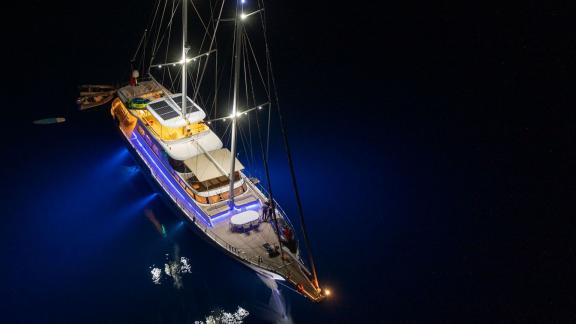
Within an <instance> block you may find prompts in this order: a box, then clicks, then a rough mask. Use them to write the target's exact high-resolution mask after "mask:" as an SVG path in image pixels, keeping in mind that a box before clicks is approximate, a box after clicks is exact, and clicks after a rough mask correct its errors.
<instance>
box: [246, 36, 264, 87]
mask: <svg viewBox="0 0 576 324" xmlns="http://www.w3.org/2000/svg"><path fill="white" fill-rule="evenodd" d="M246 39H247V40H248V45H249V46H250V52H251V53H252V57H253V59H254V63H256V68H257V69H258V75H260V80H261V81H262V85H263V86H264V90H265V91H266V94H267V95H268V96H270V92H269V90H268V89H267V88H266V84H265V83H264V76H262V72H261V71H260V65H259V64H258V60H257V59H256V53H254V49H253V48H252V42H250V37H249V36H248V35H246Z"/></svg>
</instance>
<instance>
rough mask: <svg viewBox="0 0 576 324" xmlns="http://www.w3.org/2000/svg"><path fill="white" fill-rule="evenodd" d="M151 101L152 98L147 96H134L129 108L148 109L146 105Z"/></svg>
mask: <svg viewBox="0 0 576 324" xmlns="http://www.w3.org/2000/svg"><path fill="white" fill-rule="evenodd" d="M149 102H150V100H148V99H146V98H133V99H132V100H130V104H129V108H130V109H146V105H147V104H148V103H149Z"/></svg>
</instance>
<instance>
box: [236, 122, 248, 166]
mask: <svg viewBox="0 0 576 324" xmlns="http://www.w3.org/2000/svg"><path fill="white" fill-rule="evenodd" d="M238 126H239V123H236V127H237V128H238V130H239V131H240V132H239V133H240V142H242V147H244V152H246V153H248V149H247V148H246V142H247V141H246V136H245V134H244V131H243V130H242V127H238ZM248 164H249V165H248V167H249V168H251V167H252V164H251V163H250V161H248Z"/></svg>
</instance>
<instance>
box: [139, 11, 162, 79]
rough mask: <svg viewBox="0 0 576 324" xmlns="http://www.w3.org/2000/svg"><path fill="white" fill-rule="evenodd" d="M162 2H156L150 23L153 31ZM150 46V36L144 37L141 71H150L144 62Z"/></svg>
mask: <svg viewBox="0 0 576 324" xmlns="http://www.w3.org/2000/svg"><path fill="white" fill-rule="evenodd" d="M160 2H162V0H158V3H157V4H156V10H155V11H154V17H153V18H152V23H151V24H150V27H149V28H148V29H149V30H150V31H151V32H152V31H153V30H154V29H153V28H154V23H155V22H156V16H157V15H158V8H160ZM147 46H148V37H145V38H144V51H143V52H142V61H141V68H140V71H142V72H143V71H148V70H146V69H145V67H146V66H145V65H144V62H146V47H147Z"/></svg>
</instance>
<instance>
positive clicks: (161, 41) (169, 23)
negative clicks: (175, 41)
mask: <svg viewBox="0 0 576 324" xmlns="http://www.w3.org/2000/svg"><path fill="white" fill-rule="evenodd" d="M175 3H176V5H175ZM178 5H180V1H177V2H175V1H173V2H172V9H171V12H172V13H171V16H170V21H169V22H168V24H167V27H166V28H167V29H168V42H167V44H170V34H171V32H172V25H173V22H174V16H175V15H176V12H177V11H178ZM166 34H167V31H166V30H164V33H163V34H162V38H160V42H159V43H158V45H157V46H156V50H155V51H154V55H156V52H158V49H159V48H160V46H162V44H163V43H164V39H165V38H166ZM168 48H169V46H166V50H168ZM164 61H165V62H167V61H168V60H167V57H166V59H165V60H164Z"/></svg>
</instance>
